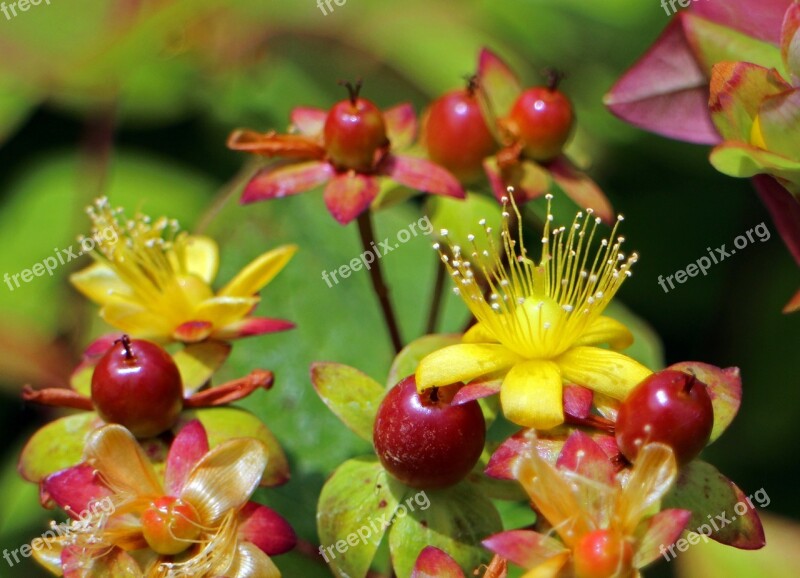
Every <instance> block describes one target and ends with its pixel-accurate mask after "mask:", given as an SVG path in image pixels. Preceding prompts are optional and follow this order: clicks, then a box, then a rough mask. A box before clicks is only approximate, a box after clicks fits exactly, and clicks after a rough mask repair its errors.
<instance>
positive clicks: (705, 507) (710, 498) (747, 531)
mask: <svg viewBox="0 0 800 578" xmlns="http://www.w3.org/2000/svg"><path fill="white" fill-rule="evenodd" d="M748 499H749V500H750V501H748ZM751 503H752V496H751V497H750V498H748V497H747V496H745V494H744V493H743V492H742V491H741V490H740V489H739V488H738V487H737V486H736V484H734V483H733V482H732V481H730V480H729V479H728V478H726V477H725V476H723V475H722V474H721V473H719V471H717V469H716V468H715V467H714V466H712V465H711V464H707V463H705V462H703V461H700V460H694V461H693V462H690V463H688V464H686V465H685V466H683V467H682V468H681V470H680V473H679V475H678V481H677V482H676V484H675V487H674V488H673V489H672V491H670V493H669V494H667V496H666V497H665V498H664V500H663V503H662V508H682V509H685V510H690V511H691V512H692V519H691V520H690V521H689V524H688V525H687V530H690V531H695V532H697V533H702V534H706V535H710V537H711V539H712V540H716V541H717V542H720V543H722V544H728V545H729V546H734V547H735V548H742V549H744V550H754V549H758V548H761V547H762V546H763V545H764V529H763V527H762V526H761V521H760V520H759V518H758V514H757V513H756V511H755V509H754V508H755V507H756V504H755V503H752V505H751Z"/></svg>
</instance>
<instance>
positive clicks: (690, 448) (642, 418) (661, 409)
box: [616, 369, 714, 464]
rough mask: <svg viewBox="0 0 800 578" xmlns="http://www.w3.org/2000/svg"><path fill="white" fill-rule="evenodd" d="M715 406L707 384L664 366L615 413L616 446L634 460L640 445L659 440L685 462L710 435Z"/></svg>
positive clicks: (677, 458)
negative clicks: (712, 403)
mask: <svg viewBox="0 0 800 578" xmlns="http://www.w3.org/2000/svg"><path fill="white" fill-rule="evenodd" d="M713 426H714V408H713V406H712V405H711V398H710V397H709V395H708V391H707V388H706V385H705V384H704V383H702V382H701V381H699V380H698V379H697V378H695V376H694V375H690V374H688V373H683V372H682V371H675V370H671V369H665V370H663V371H659V372H657V373H654V374H653V375H651V376H650V377H648V378H647V379H645V380H644V381H642V382H641V383H640V384H639V385H637V386H636V387H635V388H634V389H633V391H631V393H630V394H628V397H627V399H625V401H624V402H623V403H622V405H621V406H620V408H619V414H618V415H617V424H616V437H617V445H618V446H619V449H620V451H621V452H622V453H623V454H624V455H625V457H626V458H628V459H629V460H631V461H633V460H635V459H636V455H637V454H638V452H639V449H640V448H641V447H642V445H644V444H646V443H648V442H661V443H664V444H666V445H668V446H670V447H671V448H672V450H673V451H674V452H675V459H676V460H678V462H679V463H681V464H685V463H687V462H689V461H691V460H693V459H694V458H695V457H697V455H698V454H699V453H700V452H701V451H702V449H703V448H704V447H706V444H708V440H709V438H710V437H711V429H712V428H713Z"/></svg>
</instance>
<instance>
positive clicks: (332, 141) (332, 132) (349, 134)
mask: <svg viewBox="0 0 800 578" xmlns="http://www.w3.org/2000/svg"><path fill="white" fill-rule="evenodd" d="M346 86H347V89H348V90H349V91H350V98H349V99H347V100H343V101H341V102H338V103H336V104H335V105H333V108H331V109H330V111H329V112H328V116H327V118H326V119H325V127H324V129H323V137H324V139H325V150H326V151H327V153H328V157H329V158H330V160H331V162H332V163H333V164H334V165H336V166H337V167H338V168H340V169H353V170H356V171H361V172H366V171H370V170H372V169H373V168H374V165H375V163H376V161H377V160H378V159H379V158H380V151H381V149H383V148H385V147H387V146H388V144H389V139H388V138H387V136H386V123H385V121H384V119H383V113H382V112H381V111H380V109H379V108H378V107H377V106H375V105H374V104H373V103H372V102H370V101H368V100H366V99H363V98H359V97H358V92H359V90H360V89H361V84H360V83H358V84H356V85H355V86H353V85H351V84H349V83H348V84H347V85H346Z"/></svg>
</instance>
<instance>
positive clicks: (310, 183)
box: [240, 161, 336, 205]
mask: <svg viewBox="0 0 800 578" xmlns="http://www.w3.org/2000/svg"><path fill="white" fill-rule="evenodd" d="M335 174H336V170H335V169H334V168H333V166H332V165H331V164H330V163H327V162H323V161H311V162H304V163H291V164H288V165H287V164H278V165H274V166H270V167H267V168H265V169H261V170H260V171H259V172H257V173H256V174H255V176H254V177H253V178H252V179H250V181H249V182H248V183H247V185H246V186H245V188H244V192H243V193H242V198H241V201H240V202H241V203H242V204H243V205H246V204H248V203H253V202H255V201H264V200H266V199H275V198H280V197H285V196H287V195H296V194H298V193H304V192H305V191H308V190H311V189H313V188H316V187H318V186H320V185H322V184H324V183H326V182H328V181H329V180H330V179H331V178H333V176H334V175H335Z"/></svg>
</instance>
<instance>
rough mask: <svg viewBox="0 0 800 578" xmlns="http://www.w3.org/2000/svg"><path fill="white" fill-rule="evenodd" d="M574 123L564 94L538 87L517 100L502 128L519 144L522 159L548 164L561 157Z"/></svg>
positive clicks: (570, 105) (571, 111)
mask: <svg viewBox="0 0 800 578" xmlns="http://www.w3.org/2000/svg"><path fill="white" fill-rule="evenodd" d="M574 122H575V115H574V113H573V110H572V104H571V103H570V101H569V99H568V98H567V97H566V96H565V95H564V93H562V92H561V91H559V90H556V89H555V88H549V87H544V86H539V87H535V88H529V89H528V90H526V91H525V92H523V93H522V94H521V95H520V96H519V98H517V100H516V102H515V103H514V106H513V107H512V108H511V113H510V114H509V116H508V118H507V119H506V122H505V126H506V128H507V129H508V130H509V131H510V132H511V133H512V135H513V136H514V137H516V138H518V139H519V140H520V141H521V143H522V145H523V150H524V152H525V155H526V156H528V157H529V158H531V159H533V160H535V161H549V160H552V159H554V158H555V157H557V156H558V155H560V154H561V151H562V149H563V148H564V145H565V144H566V142H567V140H568V139H569V135H570V133H571V132H572V125H573V124H574Z"/></svg>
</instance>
